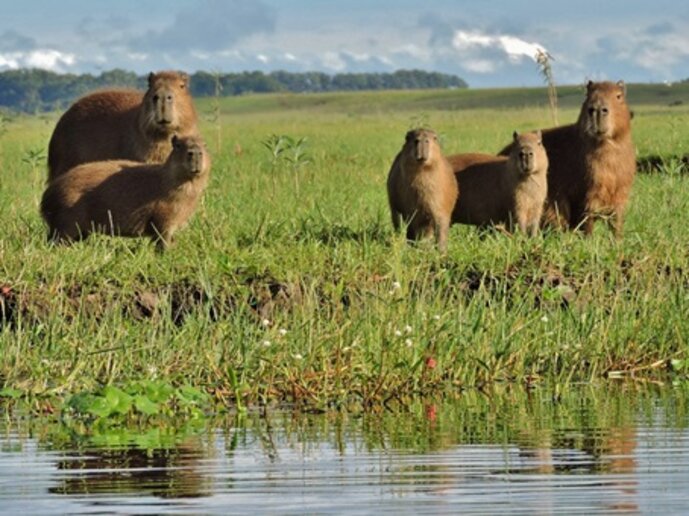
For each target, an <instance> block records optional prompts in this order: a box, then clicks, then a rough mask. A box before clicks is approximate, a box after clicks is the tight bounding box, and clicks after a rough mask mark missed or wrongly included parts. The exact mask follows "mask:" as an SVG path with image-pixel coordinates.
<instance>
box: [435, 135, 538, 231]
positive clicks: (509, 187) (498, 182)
mask: <svg viewBox="0 0 689 516" xmlns="http://www.w3.org/2000/svg"><path fill="white" fill-rule="evenodd" d="M513 138H514V141H513V144H512V146H511V153H510V156H509V157H503V156H493V157H492V159H490V160H489V159H488V158H487V155H486V154H471V155H462V154H458V155H455V156H450V157H449V158H448V159H449V160H451V161H454V162H455V163H456V164H460V163H461V164H462V166H463V167H464V168H461V167H460V168H459V170H458V171H457V172H456V178H457V182H458V183H459V191H460V192H461V194H460V196H459V199H458V200H457V204H456V205H455V209H454V211H453V213H452V222H458V223H461V224H473V225H476V226H488V225H491V224H500V223H503V224H506V225H507V226H508V227H509V228H510V229H513V228H514V226H515V225H517V226H518V227H519V228H520V229H521V230H522V231H524V232H529V233H530V234H531V235H535V234H536V233H537V232H538V228H539V225H540V222H541V215H542V213H543V205H544V203H545V199H546V195H547V188H548V186H547V173H548V156H547V155H546V152H545V149H544V148H543V143H542V141H541V132H540V131H537V132H534V133H522V134H517V133H516V132H515V133H514V135H513ZM463 156H464V157H463ZM471 162H473V164H469V163H471Z"/></svg>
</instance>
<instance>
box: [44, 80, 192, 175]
mask: <svg viewBox="0 0 689 516" xmlns="http://www.w3.org/2000/svg"><path fill="white" fill-rule="evenodd" d="M175 134H176V135H178V136H193V135H196V134H198V129H197V116H196V110H195V109H194V103H193V100H192V98H191V94H190V93H189V76H188V75H187V74H185V73H179V72H159V73H151V74H150V75H149V77H148V90H147V91H146V92H145V93H143V92H140V91H136V90H126V89H125V90H104V91H99V92H96V93H92V94H90V95H87V96H85V97H82V98H81V99H79V100H77V101H76V102H75V103H74V104H73V105H72V106H71V107H70V108H69V109H68V110H67V111H66V112H65V113H64V114H63V115H62V117H61V118H60V120H59V121H58V122H57V125H56V126H55V130H54V131H53V135H52V137H51V138H50V144H49V146H48V181H49V182H50V181H52V180H53V179H55V178H56V177H58V176H60V175H61V174H63V173H65V172H66V171H68V170H70V169H72V168H74V167H75V166H77V165H81V164H82V163H88V162H91V161H105V160H113V159H122V160H125V159H126V160H132V161H139V162H143V163H162V162H163V161H165V159H166V158H167V156H168V155H169V154H170V150H171V147H170V139H171V137H172V136H173V135H175Z"/></svg>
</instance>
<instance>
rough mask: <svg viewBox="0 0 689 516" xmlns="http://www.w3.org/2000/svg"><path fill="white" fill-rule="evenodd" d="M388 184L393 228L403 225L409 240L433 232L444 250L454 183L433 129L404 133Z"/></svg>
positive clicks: (449, 167) (455, 185)
mask: <svg viewBox="0 0 689 516" xmlns="http://www.w3.org/2000/svg"><path fill="white" fill-rule="evenodd" d="M387 187H388V200H389V202H390V212H391V215H392V224H393V226H394V227H395V230H396V231H399V229H400V227H401V225H402V223H404V224H406V225H407V238H408V239H410V240H416V239H418V238H421V237H425V236H429V235H430V234H431V233H432V232H434V233H435V239H436V243H437V245H438V247H439V248H440V250H441V251H445V250H446V249H447V235H448V231H449V227H450V219H451V215H452V208H453V207H454V205H455V202H456V200H457V182H456V181H455V178H454V174H453V172H452V167H451V166H450V164H449V163H448V162H447V160H446V159H445V157H444V156H443V153H442V151H441V149H440V144H439V143H438V136H437V135H436V133H435V132H433V131H431V130H428V129H415V130H412V131H409V132H408V133H407V135H406V138H405V142H404V146H403V147H402V150H401V151H400V152H399V153H398V154H397V156H396V157H395V161H394V162H393V164H392V167H391V168H390V173H389V174H388V181H387Z"/></svg>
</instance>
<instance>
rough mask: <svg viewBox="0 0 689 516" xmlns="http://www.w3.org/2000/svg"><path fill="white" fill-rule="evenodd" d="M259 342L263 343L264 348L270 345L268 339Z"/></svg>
mask: <svg viewBox="0 0 689 516" xmlns="http://www.w3.org/2000/svg"><path fill="white" fill-rule="evenodd" d="M261 344H263V347H264V348H269V347H270V341H269V340H264V341H263V342H262V343H261Z"/></svg>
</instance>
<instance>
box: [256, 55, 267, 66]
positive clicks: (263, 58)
mask: <svg viewBox="0 0 689 516" xmlns="http://www.w3.org/2000/svg"><path fill="white" fill-rule="evenodd" d="M256 59H258V60H259V61H260V62H261V63H263V64H266V63H267V62H268V61H270V58H269V57H268V56H267V55H265V54H258V55H257V56H256Z"/></svg>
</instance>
